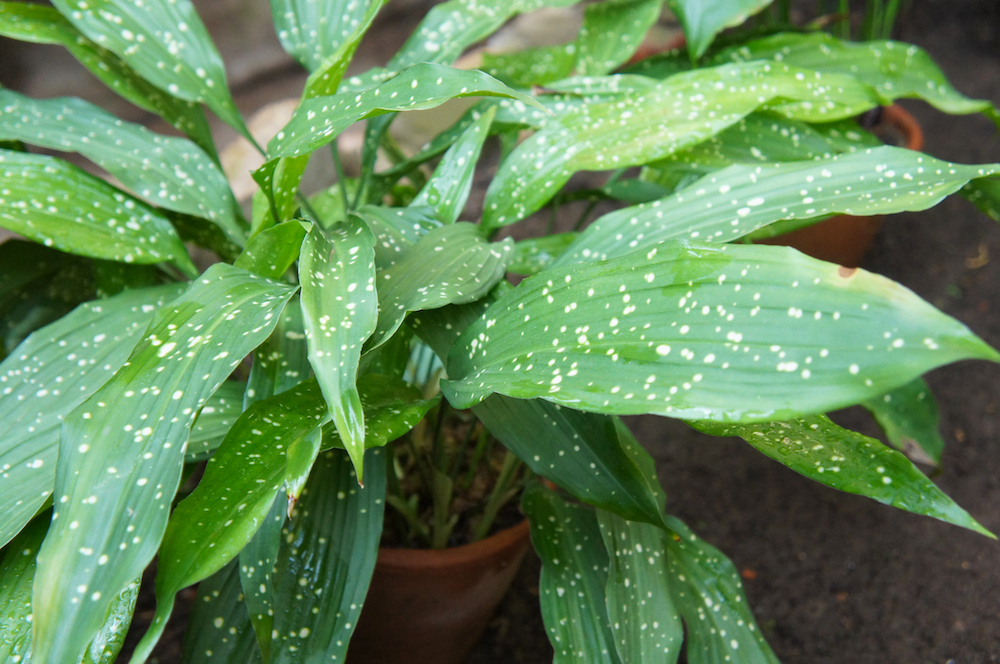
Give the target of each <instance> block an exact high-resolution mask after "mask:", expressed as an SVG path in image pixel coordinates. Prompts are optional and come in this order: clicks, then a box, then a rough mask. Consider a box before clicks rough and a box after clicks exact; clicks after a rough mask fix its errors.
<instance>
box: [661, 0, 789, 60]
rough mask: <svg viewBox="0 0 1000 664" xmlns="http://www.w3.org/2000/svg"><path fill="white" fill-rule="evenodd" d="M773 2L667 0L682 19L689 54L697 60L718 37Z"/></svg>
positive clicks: (668, 4) (766, 0)
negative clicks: (716, 36)
mask: <svg viewBox="0 0 1000 664" xmlns="http://www.w3.org/2000/svg"><path fill="white" fill-rule="evenodd" d="M771 2H772V0H667V6H668V7H670V9H671V11H673V12H674V14H676V15H677V18H679V19H680V21H681V25H682V26H684V36H685V37H687V46H688V52H689V53H690V54H691V59H692V60H697V59H698V58H700V57H701V56H702V54H704V53H705V51H706V50H708V47H709V45H710V44H711V43H712V40H713V39H715V35H717V34H719V33H720V32H722V31H723V30H725V29H726V28H731V27H733V26H734V25H739V24H740V23H742V22H743V21H745V20H746V19H747V17H749V16H753V15H754V14H756V13H757V12H759V11H760V10H761V9H763V8H764V7H767V6H768V5H769V4H771Z"/></svg>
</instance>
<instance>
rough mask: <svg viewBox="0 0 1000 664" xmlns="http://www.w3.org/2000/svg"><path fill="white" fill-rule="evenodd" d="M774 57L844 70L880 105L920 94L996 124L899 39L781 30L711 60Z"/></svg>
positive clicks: (991, 112) (990, 109) (990, 112)
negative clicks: (849, 37)
mask: <svg viewBox="0 0 1000 664" xmlns="http://www.w3.org/2000/svg"><path fill="white" fill-rule="evenodd" d="M760 59H773V60H779V59H780V61H781V62H784V63H786V64H790V65H793V66H795V67H804V68H806V69H815V70H816V71H821V72H831V73H838V72H844V73H849V74H851V75H853V76H856V77H857V78H858V79H860V80H861V81H864V82H865V83H867V84H868V85H870V86H872V87H873V88H874V89H875V90H876V91H877V92H878V94H879V96H880V97H882V102H881V103H882V104H886V105H887V104H890V103H892V101H893V100H895V99H900V98H917V99H923V100H924V101H926V102H927V103H928V104H931V105H932V106H934V107H935V108H937V109H939V110H941V111H944V112H945V113H952V114H959V115H960V114H967V113H983V114H985V115H986V116H987V117H989V118H990V119H992V120H993V121H994V122H997V123H1000V113H998V112H997V109H996V108H995V107H994V106H993V104H991V103H990V102H988V101H986V100H982V99H969V98H968V97H966V96H965V95H963V94H961V93H960V92H959V91H958V90H956V89H955V88H954V87H952V85H951V83H949V82H948V79H947V78H945V75H944V74H943V73H942V72H941V70H940V69H939V68H938V66H937V65H936V64H934V61H933V60H932V59H931V57H930V56H929V55H928V54H927V52H926V51H924V50H923V49H922V48H920V47H918V46H913V45H912V44H905V43H903V42H896V41H889V40H879V41H871V42H862V43H856V42H850V41H842V40H839V39H837V38H836V37H834V36H832V35H830V34H828V33H825V32H809V33H783V34H778V35H773V36H771V37H766V38H764V39H758V40H756V41H752V42H750V43H748V44H743V45H741V46H734V47H732V48H728V49H725V50H723V51H721V52H720V53H719V54H718V55H717V56H715V57H714V58H713V62H715V63H723V62H743V61H748V60H760Z"/></svg>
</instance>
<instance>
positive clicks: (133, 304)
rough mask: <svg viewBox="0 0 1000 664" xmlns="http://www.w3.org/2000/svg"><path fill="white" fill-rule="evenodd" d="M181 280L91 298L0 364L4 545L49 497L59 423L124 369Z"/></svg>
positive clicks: (0, 510)
mask: <svg viewBox="0 0 1000 664" xmlns="http://www.w3.org/2000/svg"><path fill="white" fill-rule="evenodd" d="M182 288H183V287H182V286H180V285H170V286H161V287H157V288H150V289H141V290H132V291H126V292H124V293H122V294H120V295H116V296H115V297H112V298H109V299H107V300H99V301H97V302H88V303H87V304H83V305H80V306H79V307H77V308H76V309H75V310H74V311H73V312H71V313H69V314H67V315H66V316H64V317H62V318H60V319H59V320H58V321H56V322H54V323H52V324H50V325H48V326H46V327H44V328H42V329H40V330H38V331H37V332H35V333H34V334H32V335H31V336H30V337H28V338H27V339H26V340H25V341H24V342H23V343H22V344H21V345H19V346H18V347H17V348H16V349H15V351H14V352H13V353H12V354H11V355H10V356H9V357H8V358H7V359H6V360H4V362H3V363H2V364H0V395H2V396H0V418H2V421H3V422H4V433H3V434H2V436H0V467H2V468H3V474H2V475H0V488H2V489H0V515H3V516H2V519H0V542H2V543H3V544H6V543H7V542H8V541H10V539H11V538H12V537H13V536H14V535H15V534H17V531H18V530H20V529H21V528H22V527H23V526H24V524H26V523H28V520H29V519H31V517H32V516H33V515H34V514H35V513H36V512H37V511H38V510H39V508H41V506H42V504H43V503H44V502H45V500H46V499H47V498H48V497H49V496H50V495H51V493H52V487H53V485H54V484H55V478H56V458H57V457H58V450H59V427H60V426H61V424H62V420H63V418H65V417H66V416H67V415H68V414H69V413H70V412H72V411H73V409H74V408H76V407H77V406H78V405H80V404H81V403H83V401H84V400H86V399H87V398H88V397H89V396H90V395H92V394H94V393H95V392H96V391H97V390H98V389H99V388H100V387H101V386H102V385H103V384H104V383H106V382H107V381H108V379H110V378H111V377H112V376H113V375H114V373H115V372H116V371H118V369H120V368H121V366H122V364H124V363H125V360H127V359H128V356H129V353H131V352H132V349H133V348H134V347H135V346H136V344H137V343H139V339H140V338H141V335H142V333H143V332H145V331H146V327H147V326H148V325H149V322H150V321H151V320H152V318H153V312H155V311H156V310H157V308H159V307H161V306H163V305H164V304H165V303H166V302H169V301H170V300H172V299H173V298H175V297H176V296H177V295H178V294H179V293H180V292H181V290H182Z"/></svg>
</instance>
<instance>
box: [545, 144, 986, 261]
mask: <svg viewBox="0 0 1000 664" xmlns="http://www.w3.org/2000/svg"><path fill="white" fill-rule="evenodd" d="M998 171H1000V164H989V165H984V166H964V165H962V164H952V163H950V162H946V161H940V160H938V159H935V158H933V157H930V156H928V155H925V154H922V153H920V152H914V151H912V150H906V149H903V148H894V147H889V146H883V147H880V148H869V149H865V150H863V151H859V152H855V153H851V154H841V155H837V156H834V157H831V158H829V159H822V160H809V161H790V162H782V163H773V164H771V163H769V164H758V165H750V164H736V165H733V166H730V167H728V168H725V169H723V170H721V171H718V172H716V173H712V174H710V175H706V176H704V177H703V178H701V179H699V180H698V181H697V182H695V183H694V184H691V185H690V186H688V187H685V188H684V189H682V190H680V191H678V192H675V193H674V194H672V195H670V196H668V197H666V198H662V199H660V200H658V201H653V202H652V203H644V204H642V205H637V206H633V207H628V208H624V209H621V210H616V211H614V212H611V213H609V214H606V215H604V216H603V217H601V218H599V219H597V220H596V221H595V222H594V223H593V224H591V225H590V226H589V227H587V229H586V230H585V231H584V232H583V233H581V234H580V237H579V238H577V240H576V242H575V243H574V244H573V245H571V246H570V247H569V249H567V250H566V251H565V253H563V255H562V256H560V257H559V259H557V260H556V262H555V264H556V265H567V264H569V263H574V262H580V261H594V260H602V259H606V258H614V257H617V256H622V255H624V254H627V253H629V252H632V251H636V250H640V249H643V250H645V249H649V248H650V247H653V246H655V245H657V244H659V243H662V242H666V241H669V240H674V239H690V240H694V241H704V242H729V241H731V240H735V239H737V238H740V237H742V236H744V235H747V234H748V233H750V232H752V231H755V230H757V229H759V228H762V227H764V226H766V225H768V224H771V223H774V222H776V221H779V220H782V219H802V220H805V219H812V218H816V217H821V216H823V215H829V214H836V213H845V214H853V215H875V214H891V213H894V212H903V211H912V210H926V209H927V208H930V207H932V206H934V205H937V204H938V203H939V202H941V200H942V199H944V197H945V196H948V195H949V194H953V193H955V192H956V191H958V190H959V189H961V188H962V187H963V186H964V185H965V184H966V183H967V182H970V181H972V180H975V179H977V178H982V177H986V176H988V175H990V174H992V173H996V172H998Z"/></svg>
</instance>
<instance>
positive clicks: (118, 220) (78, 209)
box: [0, 150, 198, 274]
mask: <svg viewBox="0 0 1000 664" xmlns="http://www.w3.org/2000/svg"><path fill="white" fill-rule="evenodd" d="M0 176H2V177H3V183H4V189H3V193H2V194H0V196H2V197H0V226H2V227H4V228H7V229H9V230H12V231H14V232H15V233H20V234H21V235H23V236H25V237H27V238H30V239H32V240H35V241H36V242H40V243H42V244H44V245H45V246H47V247H55V248H57V249H60V250H62V251H66V252H69V253H71V254H78V255H81V256H89V257H91V258H103V259H107V260H113V261H122V262H124V263H159V262H163V261H170V262H173V263H175V264H176V265H177V266H178V267H179V268H181V269H182V270H184V271H185V272H187V273H188V274H197V273H198V271H197V269H196V268H195V266H194V263H192V262H191V258H190V257H189V256H188V254H187V250H186V249H185V248H184V245H183V244H182V243H181V241H180V238H179V237H177V233H176V232H175V231H174V227H173V226H171V225H170V222H169V221H168V220H167V219H166V217H163V216H162V215H161V214H160V213H159V212H157V211H156V210H155V209H154V208H151V207H149V206H148V205H146V204H145V203H143V202H142V201H139V200H136V199H134V198H132V197H131V196H128V195H126V194H124V193H123V192H121V191H119V190H118V189H115V188H114V187H112V186H111V185H109V184H107V183H105V182H104V181H103V180H99V179H97V178H95V177H94V176H92V175H88V174H87V173H85V172H84V171H82V170H80V169H79V168H77V167H76V166H72V165H70V164H68V163H66V162H64V161H61V160H59V159H55V158H53V157H46V156H42V155H34V154H27V153H25V152H11V151H9V150H0Z"/></svg>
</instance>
